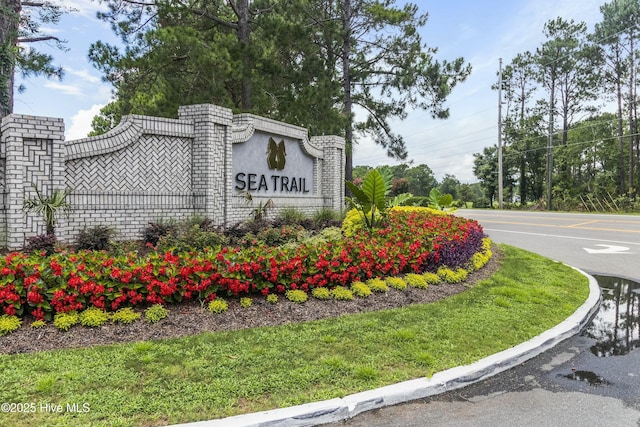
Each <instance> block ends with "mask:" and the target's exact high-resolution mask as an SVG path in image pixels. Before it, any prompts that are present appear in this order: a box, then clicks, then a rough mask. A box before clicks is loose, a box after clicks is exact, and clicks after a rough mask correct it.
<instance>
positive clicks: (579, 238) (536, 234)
mask: <svg viewBox="0 0 640 427" xmlns="http://www.w3.org/2000/svg"><path fill="white" fill-rule="evenodd" d="M483 229H484V231H497V232H500V233H513V234H526V235H528V236H542V237H557V238H560V239H573V240H589V241H592V242H611V243H622V244H625V245H636V246H640V243H639V242H624V241H620V240H608V239H590V238H588V237H574V236H560V235H557V234H543V233H528V232H526V231H513V230H498V229H495V228H483Z"/></svg>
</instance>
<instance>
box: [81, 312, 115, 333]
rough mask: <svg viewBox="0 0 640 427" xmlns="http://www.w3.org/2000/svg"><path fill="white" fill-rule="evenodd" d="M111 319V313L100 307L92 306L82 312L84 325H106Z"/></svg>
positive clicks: (92, 326)
mask: <svg viewBox="0 0 640 427" xmlns="http://www.w3.org/2000/svg"><path fill="white" fill-rule="evenodd" d="M108 321H109V314H108V313H107V312H106V311H104V310H101V309H99V308H98V307H91V308H87V309H86V310H84V311H83V312H82V313H80V324H82V326H88V327H90V328H97V327H99V326H102V325H104V324H105V323H107V322H108Z"/></svg>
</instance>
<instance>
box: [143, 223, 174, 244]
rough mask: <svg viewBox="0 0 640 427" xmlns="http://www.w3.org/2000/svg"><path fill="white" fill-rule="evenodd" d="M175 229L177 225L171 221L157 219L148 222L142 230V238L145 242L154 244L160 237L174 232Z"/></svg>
mask: <svg viewBox="0 0 640 427" xmlns="http://www.w3.org/2000/svg"><path fill="white" fill-rule="evenodd" d="M177 230H178V227H177V226H176V224H175V222H173V221H169V222H164V221H162V220H159V221H158V222H150V223H149V225H148V226H147V227H146V228H145V229H144V230H143V231H142V238H143V239H144V242H145V243H151V244H152V245H153V246H156V245H157V244H158V242H159V241H160V239H161V238H162V237H164V236H168V235H169V234H176V232H177Z"/></svg>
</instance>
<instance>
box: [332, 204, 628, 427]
mask: <svg viewBox="0 0 640 427" xmlns="http://www.w3.org/2000/svg"><path fill="white" fill-rule="evenodd" d="M457 215H459V216H464V217H466V218H472V219H476V220H477V221H479V222H480V223H481V224H482V226H483V227H484V230H485V232H486V233H487V234H488V235H489V236H490V237H491V238H492V240H493V241H494V242H497V243H506V244H509V245H513V246H517V247H520V248H523V249H527V250H530V251H532V252H536V253H539V254H541V255H544V256H546V257H549V258H552V259H555V260H558V261H562V262H564V263H566V264H569V265H572V266H575V267H577V268H580V269H582V270H584V271H586V272H588V273H591V274H600V275H606V276H618V277H624V278H627V279H631V280H635V281H638V282H640V263H639V262H638V260H639V255H640V216H632V215H592V214H567V213H544V212H519V211H482V210H466V209H465V210H460V211H458V212H457ZM639 303H640V298H639ZM593 343H594V341H593V340H591V339H590V338H589V337H587V336H576V337H573V338H571V339H569V340H566V341H564V342H563V343H561V344H559V345H558V346H556V347H554V348H553V349H552V350H550V351H547V352H545V353H543V354H541V355H540V356H538V357H536V358H534V359H531V360H530V361H528V362H526V363H524V364H522V365H520V366H519V367H517V368H514V369H511V370H509V371H506V372H503V373H501V374H499V375H496V376H494V377H492V378H489V379H488V380H485V381H482V382H480V383H477V384H474V385H472V386H469V387H466V388H463V389H460V390H455V391H452V392H448V393H445V394H442V395H439V396H435V397H433V398H429V399H423V400H419V401H414V402H410V403H406V404H402V405H397V406H393V407H388V408H384V409H381V410H376V411H371V412H367V413H363V414H361V415H359V416H357V417H355V418H353V419H351V420H347V421H344V422H341V423H335V424H333V425H334V426H339V425H340V426H345V425H347V426H352V427H356V426H358V427H365V426H366V427H373V426H398V427H400V426H402V427H411V426H415V427H418V426H428V425H432V426H491V427H499V426H580V427H582V426H585V425H589V426H607V427H609V426H639V427H640V350H639V349H636V350H632V351H631V352H629V353H628V354H626V355H624V356H614V357H606V358H603V357H596V356H594V355H593V354H592V352H591V351H590V348H591V346H592V345H593Z"/></svg>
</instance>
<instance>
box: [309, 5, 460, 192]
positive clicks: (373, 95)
mask: <svg viewBox="0 0 640 427" xmlns="http://www.w3.org/2000/svg"><path fill="white" fill-rule="evenodd" d="M313 3H314V4H316V5H317V4H320V5H324V7H323V11H324V12H329V13H331V14H333V16H331V15H329V16H318V15H315V17H316V18H315V22H317V23H319V24H320V25H324V24H323V23H324V22H327V21H330V20H334V19H335V20H336V21H337V22H341V23H342V28H341V29H340V33H339V34H338V36H339V37H338V38H336V39H335V43H337V49H336V50H337V51H338V52H340V58H339V59H340V61H341V63H340V64H339V66H340V71H341V80H342V89H343V96H344V101H343V107H342V111H343V113H344V116H345V118H346V119H347V124H346V126H345V132H344V134H345V139H346V141H347V146H348V147H352V144H353V143H355V142H356V133H359V134H361V135H363V136H369V137H371V138H372V139H373V140H374V141H375V142H376V143H377V144H379V145H381V146H382V147H383V148H385V149H386V150H387V154H388V155H389V156H390V157H393V158H396V159H405V158H406V155H407V151H406V145H405V142H404V139H403V137H402V135H400V134H398V133H396V132H394V130H393V129H392V127H391V120H394V119H400V120H402V119H404V118H405V117H406V116H407V113H408V110H409V109H420V110H426V111H430V112H431V115H432V117H434V118H440V119H444V118H447V117H448V116H449V110H448V108H446V107H445V105H444V103H445V100H446V98H447V96H448V95H449V93H450V92H451V90H452V89H453V88H454V87H455V86H456V85H457V84H458V83H460V82H462V81H464V80H465V79H466V77H467V76H468V75H469V73H470V72H471V67H470V66H469V65H468V64H465V62H464V59H463V58H457V59H455V60H454V61H452V62H448V61H446V60H445V61H442V62H440V61H438V60H436V59H435V57H434V56H435V54H436V53H437V48H432V47H427V46H424V45H423V42H422V39H421V36H420V34H419V29H420V28H421V27H423V26H424V25H425V24H426V22H427V19H428V15H427V14H426V13H424V14H419V12H418V6H417V5H415V4H412V3H406V4H404V5H403V6H402V7H396V6H395V1H394V0H382V1H379V0H376V1H373V0H342V1H336V0H324V1H320V2H313ZM327 5H328V6H329V7H326V6H327ZM358 110H359V111H362V112H363V113H364V115H365V119H364V120H363V121H360V122H356V120H355V117H356V111H358ZM351 165H352V153H351V150H349V149H348V150H347V170H346V178H347V179H349V178H350V176H351Z"/></svg>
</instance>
